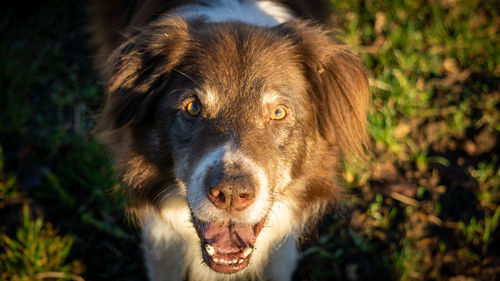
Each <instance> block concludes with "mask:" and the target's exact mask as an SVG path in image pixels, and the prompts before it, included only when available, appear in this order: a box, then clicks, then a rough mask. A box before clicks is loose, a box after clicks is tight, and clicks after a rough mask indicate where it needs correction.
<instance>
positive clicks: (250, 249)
mask: <svg viewBox="0 0 500 281" xmlns="http://www.w3.org/2000/svg"><path fill="white" fill-rule="evenodd" d="M252 251H253V249H252V248H250V247H246V248H245V249H244V250H243V257H244V258H246V257H248V255H250V254H251V253H252Z"/></svg>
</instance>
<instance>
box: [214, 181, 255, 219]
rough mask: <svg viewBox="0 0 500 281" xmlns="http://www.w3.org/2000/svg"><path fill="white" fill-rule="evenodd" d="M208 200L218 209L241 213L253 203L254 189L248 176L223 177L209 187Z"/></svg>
mask: <svg viewBox="0 0 500 281" xmlns="http://www.w3.org/2000/svg"><path fill="white" fill-rule="evenodd" d="M208 199H210V201H211V202H212V203H213V204H214V205H215V206H216V207H217V208H219V209H223V210H226V211H228V212H232V211H241V210H244V209H246V208H248V207H249V206H250V205H252V204H253V202H254V201H255V187H254V185H253V183H252V180H251V178H250V177H248V176H237V177H234V176H233V177H223V178H222V179H221V180H220V181H219V182H218V183H217V184H215V186H209V188H208Z"/></svg>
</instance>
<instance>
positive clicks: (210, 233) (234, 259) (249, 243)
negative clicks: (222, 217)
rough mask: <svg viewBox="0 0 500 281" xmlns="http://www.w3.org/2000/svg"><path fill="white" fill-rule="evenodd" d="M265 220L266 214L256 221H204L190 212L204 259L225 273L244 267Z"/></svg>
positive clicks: (234, 271) (216, 269)
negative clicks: (253, 222) (247, 222)
mask: <svg viewBox="0 0 500 281" xmlns="http://www.w3.org/2000/svg"><path fill="white" fill-rule="evenodd" d="M264 221H265V217H264V218H263V219H262V220H261V221H259V222H258V223H256V224H245V223H236V222H232V221H224V222H219V221H217V222H205V221H201V220H199V219H198V218H196V217H195V216H193V222H194V225H195V226H196V230H197V232H198V236H199V237H200V241H201V251H202V255H203V260H204V261H205V263H206V264H207V265H208V266H209V267H210V268H211V269H213V270H215V271H217V272H220V273H226V274H230V273H236V272H239V271H241V270H243V269H245V268H246V267H247V266H248V264H249V262H250V258H251V257H252V254H253V251H254V245H255V241H256V240H257V237H258V236H259V234H260V231H261V230H262V227H263V225H264Z"/></svg>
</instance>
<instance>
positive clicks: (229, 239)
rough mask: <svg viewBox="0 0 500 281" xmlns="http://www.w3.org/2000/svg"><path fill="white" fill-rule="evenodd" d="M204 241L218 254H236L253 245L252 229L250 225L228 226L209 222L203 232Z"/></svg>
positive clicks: (254, 237)
mask: <svg viewBox="0 0 500 281" xmlns="http://www.w3.org/2000/svg"><path fill="white" fill-rule="evenodd" d="M203 236H204V238H205V240H206V241H207V242H208V243H209V244H210V245H212V246H214V247H215V248H216V249H217V252H218V253H234V252H238V251H240V250H242V249H244V248H246V247H247V246H250V244H252V245H253V244H255V240H256V239H257V237H256V236H255V232H254V227H253V226H252V225H250V224H231V225H230V224H228V223H227V222H226V223H221V222H211V223H208V225H206V227H205V230H204V231H203Z"/></svg>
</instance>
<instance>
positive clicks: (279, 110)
mask: <svg viewBox="0 0 500 281" xmlns="http://www.w3.org/2000/svg"><path fill="white" fill-rule="evenodd" d="M285 117H286V107H285V106H284V105H278V106H276V107H275V108H274V109H273V112H272V113H271V119H273V120H282V119H284V118H285Z"/></svg>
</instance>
